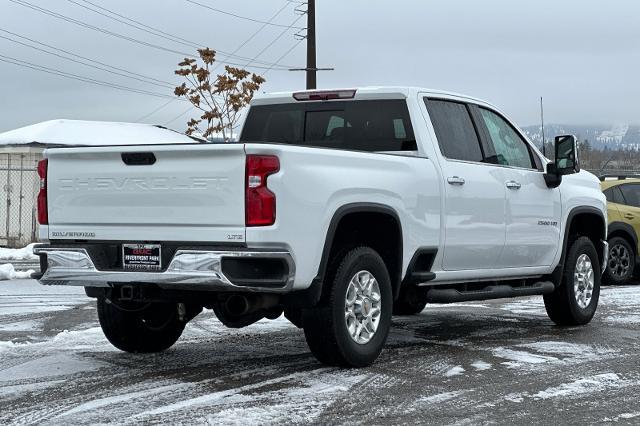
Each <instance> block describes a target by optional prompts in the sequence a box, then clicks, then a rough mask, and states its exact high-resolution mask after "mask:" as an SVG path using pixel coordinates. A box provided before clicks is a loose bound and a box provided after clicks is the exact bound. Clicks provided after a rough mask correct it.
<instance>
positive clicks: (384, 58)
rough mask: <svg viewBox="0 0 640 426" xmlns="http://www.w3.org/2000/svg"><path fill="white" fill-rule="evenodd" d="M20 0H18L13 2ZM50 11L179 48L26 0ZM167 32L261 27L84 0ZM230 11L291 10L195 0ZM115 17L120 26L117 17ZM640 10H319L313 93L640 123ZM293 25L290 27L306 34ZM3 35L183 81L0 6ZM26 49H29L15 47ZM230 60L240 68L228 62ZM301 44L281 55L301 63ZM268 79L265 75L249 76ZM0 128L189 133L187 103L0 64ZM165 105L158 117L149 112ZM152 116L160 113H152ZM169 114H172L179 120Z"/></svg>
mask: <svg viewBox="0 0 640 426" xmlns="http://www.w3.org/2000/svg"><path fill="white" fill-rule="evenodd" d="M15 1H21V2H22V1H23V0H15ZM24 1H27V2H29V3H30V4H33V5H36V6H40V7H44V8H47V9H49V10H51V11H54V12H56V13H58V14H61V15H65V16H67V17H70V18H73V19H76V20H78V21H81V22H84V23H87V24H89V25H93V26H96V27H100V28H102V29H104V30H108V31H111V32H114V33H118V34H121V35H124V36H126V37H130V38H135V39H138V40H140V41H142V42H145V43H150V44H154V45H158V46H161V47H163V48H166V49H170V50H175V51H177V52H192V51H193V47H190V46H187V45H184V44H180V43H175V42H172V41H169V40H166V39H163V38H159V37H156V36H154V35H152V34H149V33H146V32H142V31H139V30H137V29H135V28H131V27H129V26H126V25H124V24H122V23H119V22H115V21H113V20H110V19H107V18H106V17H104V16H101V15H98V14H96V13H94V12H91V11H89V10H87V9H85V8H83V7H81V6H79V5H77V4H74V3H73V2H76V3H80V4H84V5H87V6H89V5H88V4H86V3H83V1H82V0H55V1H44V0H24ZM91 1H92V2H93V3H95V4H100V5H101V6H103V7H106V8H108V9H109V10H111V11H114V12H117V13H119V14H121V15H123V16H126V17H128V18H131V19H135V20H137V21H139V22H141V23H143V24H146V25H149V26H152V27H154V28H157V29H160V30H162V31H164V32H166V33H169V34H172V35H175V36H178V37H181V38H182V39H184V40H188V41H190V42H191V41H193V42H196V43H197V44H202V45H203V46H209V47H211V48H214V49H220V50H222V51H226V52H232V51H234V50H236V49H237V48H238V47H239V46H240V45H241V44H242V43H243V42H245V40H247V39H248V38H249V37H250V36H251V35H252V34H254V33H255V32H256V31H258V30H259V29H260V28H261V26H262V25H261V24H260V23H256V22H252V21H249V20H242V19H238V18H235V17H232V16H229V15H224V14H222V13H218V12H214V11H211V10H207V9H204V8H202V7H200V6H197V5H195V4H192V3H189V2H187V1H186V0H171V1H170V0H164V1H160V0H155V1H152V0H136V1H126V0H110V1H108V2H106V1H100V0H91ZM197 1H198V2H200V3H204V4H208V5H210V6H211V7H214V8H218V9H221V10H224V11H227V12H230V13H233V14H237V15H241V16H245V17H249V18H252V19H255V20H260V21H267V20H269V19H270V18H271V17H272V16H273V15H274V14H276V12H277V11H279V10H280V9H282V8H283V7H284V6H285V5H286V7H285V9H283V10H282V12H281V13H280V14H279V15H278V16H277V17H276V18H275V19H274V20H273V22H274V23H276V24H279V25H283V26H289V25H291V24H292V23H293V22H294V21H295V20H296V19H297V18H298V16H297V15H296V14H295V13H294V8H295V7H296V6H297V5H296V4H295V3H293V2H291V0H235V1H230V0H197ZM119 19H121V18H119ZM639 22H640V1H638V0H611V1H602V0H541V1H527V2H524V1H514V0H483V1H474V0H465V1H462V0H419V1H418V0H394V1H388V0H386V1H383V0H317V26H318V30H317V35H318V65H319V66H324V67H334V68H335V71H326V72H321V73H319V75H318V85H319V87H321V88H328V87H356V86H363V85H412V86H424V87H429V88H435V89H444V90H451V91H455V92H461V93H465V94H469V95H473V96H476V97H479V98H482V99H485V100H488V101H490V102H492V103H494V104H496V105H498V106H499V107H500V108H502V109H503V110H504V111H505V112H507V114H509V115H510V116H511V117H512V118H514V119H515V121H516V122H517V123H518V124H519V125H521V126H526V125H530V124H537V123H538V122H539V97H540V96H544V98H545V115H546V119H547V122H549V123H564V124H596V125H601V124H604V125H608V124H613V123H630V124H640V108H639V107H638V99H639V98H640V84H639V83H638V79H639V77H638V76H639V75H640V73H639V70H640V25H639ZM304 24H305V18H304V17H302V18H301V19H300V20H299V21H298V23H297V24H296V25H295V26H304ZM1 30H5V31H10V32H13V33H15V34H18V35H20V36H23V37H29V38H31V39H32V40H35V41H39V42H42V43H47V44H49V45H51V46H54V47H56V48H59V49H64V50H66V51H68V52H71V53H74V54H77V55H81V56H84V57H87V58H90V59H94V60H97V61H100V62H103V63H104V64H108V65H111V66H114V67H118V68H121V69H123V70H127V71H131V72H134V73H137V74H140V75H143V76H146V77H152V78H155V79H157V80H163V81H166V82H170V83H179V82H180V80H179V78H178V77H176V76H174V75H173V70H174V69H175V64H176V63H177V62H179V61H180V60H181V59H182V55H180V53H172V52H167V51H164V50H158V49H155V48H151V47H147V46H143V45H140V44H136V43H132V42H129V41H126V40H122V39H119V38H115V37H113V36H110V35H107V34H104V33H100V32H97V31H94V30H91V29H86V28H82V27H79V26H77V25H74V24H72V23H69V22H65V21H62V20H59V19H56V18H54V17H52V16H47V15H45V14H43V13H40V12H37V11H34V10H32V9H29V8H27V7H25V6H23V5H19V4H16V3H14V2H11V1H9V0H0V36H2V37H9V38H12V39H18V37H17V36H15V35H9V34H8V33H6V32H2V31H1ZM283 30H285V29H284V28H282V27H276V26H267V27H265V28H264V29H263V30H262V31H261V32H260V33H258V35H257V36H255V37H254V38H253V39H252V40H251V41H249V42H248V43H247V44H246V45H245V46H244V47H242V48H241V49H240V50H238V52H237V55H240V56H243V57H248V58H253V57H254V56H255V55H256V54H258V53H259V52H260V51H262V50H263V49H264V48H265V47H266V46H267V45H269V44H270V43H272V42H273V40H274V39H276V37H278V35H280V34H281V33H282V31H283ZM294 32H295V29H291V30H287V31H286V33H285V34H284V35H283V36H282V37H281V38H280V39H279V40H278V41H277V42H275V43H273V45H272V46H271V47H270V48H269V49H267V50H266V51H265V52H264V53H263V54H262V55H261V56H260V57H259V60H260V61H263V62H273V61H275V60H277V59H278V58H279V57H280V56H282V55H283V54H284V53H285V52H286V51H288V50H289V49H290V48H291V47H292V46H294V44H295V43H296V42H297V41H296V40H295V38H294V37H293V34H294ZM22 41H24V39H23V40H22ZM0 55H3V56H4V57H3V56H0V60H2V59H4V60H6V59H7V57H10V58H15V59H19V60H22V61H28V62H31V63H33V64H37V65H41V66H46V67H49V68H52V69H58V70H62V71H65V72H68V73H73V74H76V75H79V76H83V77H88V78H92V79H97V80H101V81H106V82H110V83H115V84H119V85H123V86H128V87H133V88H136V89H140V90H144V91H149V92H153V93H157V94H164V95H171V90H170V89H169V88H166V87H163V86H162V84H163V83H159V84H161V85H160V86H158V85H152V84H148V83H144V82H140V81H137V80H132V79H129V78H125V77H121V76H118V75H114V74H110V73H106V72H103V71H100V70H97V69H93V68H89V67H86V66H83V65H78V64H74V63H72V62H69V61H66V60H63V59H60V58H57V57H54V56H51V55H47V54H45V53H42V52H39V51H37V50H33V49H30V48H27V47H24V46H21V45H18V44H15V43H14V42H11V41H8V40H5V39H2V38H0ZM235 61H236V62H242V63H245V62H243V60H241V59H237V58H236V59H235ZM304 63H305V44H304V42H302V43H300V44H298V45H297V47H295V48H294V49H293V50H292V51H291V52H290V54H289V55H288V56H286V57H285V58H284V59H282V61H281V64H283V65H285V66H304ZM255 71H256V72H264V71H265V70H264V69H255ZM265 78H267V83H266V84H265V85H264V90H266V91H278V90H292V89H300V88H304V84H305V83H304V73H301V72H289V71H281V70H270V71H269V72H267V73H266V75H265ZM0 88H1V89H2V94H1V96H2V98H1V99H2V103H1V106H0V131H4V130H9V129H12V128H15V127H19V126H23V125H27V124H31V123H35V122H39V121H43V120H49V119H54V118H73V119H90V120H113V121H137V120H142V121H143V122H148V123H153V124H166V125H168V126H169V127H173V128H176V129H179V130H184V128H185V122H186V120H187V118H188V117H189V114H188V113H186V114H184V115H182V116H180V114H181V113H183V112H184V111H186V110H187V108H188V105H187V104H185V103H184V102H181V101H175V102H170V103H169V104H167V105H166V106H164V107H163V108H160V107H161V106H163V105H165V104H166V103H167V102H168V99H165V98H160V97H154V96H150V95H148V94H137V93H130V92H127V91H122V90H116V89H113V88H107V87H101V86H95V85H92V84H88V83H84V82H80V81H75V80H69V79H66V78H62V77H59V76H55V75H50V74H45V73H42V72H39V71H34V70H31V69H26V68H22V67H18V66H16V65H12V64H8V63H5V62H0ZM158 108H160V109H159V110H157V109H158ZM154 110H157V111H156V112H155V113H153V114H151V115H149V114H150V113H152V112H153V111H154ZM176 117H179V118H177V119H176Z"/></svg>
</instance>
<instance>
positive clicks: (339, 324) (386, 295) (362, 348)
mask: <svg viewBox="0 0 640 426" xmlns="http://www.w3.org/2000/svg"><path fill="white" fill-rule="evenodd" d="M337 260H338V261H339V262H340V263H339V266H338V268H337V270H336V272H335V275H334V278H333V281H332V283H331V288H330V293H329V294H328V295H326V297H325V298H323V301H322V302H320V304H319V305H318V306H316V307H314V308H312V309H306V310H305V311H304V314H303V315H304V317H303V321H302V324H303V327H304V334H305V337H306V339H307V344H308V345H309V349H311V352H312V353H313V354H314V355H315V357H316V358H317V359H318V360H319V361H320V362H322V363H324V364H328V365H340V366H346V367H365V366H367V365H371V364H372V363H373V362H374V361H375V360H376V358H377V357H378V355H379V354H380V352H381V351H382V348H383V346H384V343H385V342H386V340H387V335H388V333H389V328H390V325H391V311H392V308H393V301H392V298H393V295H392V291H391V280H390V278H389V273H388V271H387V268H386V266H385V263H384V261H383V260H382V258H381V257H380V255H379V254H378V253H376V252H375V251H374V250H372V249H371V248H368V247H360V248H356V249H354V250H351V251H350V252H348V253H347V254H346V255H345V256H344V257H343V258H342V259H337ZM327 285H329V283H327Z"/></svg>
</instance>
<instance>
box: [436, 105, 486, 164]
mask: <svg viewBox="0 0 640 426" xmlns="http://www.w3.org/2000/svg"><path fill="white" fill-rule="evenodd" d="M425 103H426V105H427V110H428V111H429V116H430V117H431V122H432V123H433V128H434V130H435V132H436V137H437V138H438V144H439V145H440V152H441V153H442V155H444V156H445V157H447V158H450V159H452V160H464V161H475V162H482V160H483V155H482V150H481V149H480V140H479V139H478V134H477V133H476V129H475V127H474V126H473V122H472V121H471V115H470V114H469V110H468V108H467V106H466V105H465V104H462V103H459V102H452V101H444V100H437V99H425Z"/></svg>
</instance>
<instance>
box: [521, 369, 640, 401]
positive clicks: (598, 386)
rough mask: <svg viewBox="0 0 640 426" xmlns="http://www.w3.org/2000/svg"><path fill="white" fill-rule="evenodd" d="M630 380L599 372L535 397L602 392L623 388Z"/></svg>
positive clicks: (547, 397) (558, 396) (548, 397)
mask: <svg viewBox="0 0 640 426" xmlns="http://www.w3.org/2000/svg"><path fill="white" fill-rule="evenodd" d="M629 383H630V382H629V381H627V380H623V379H621V378H620V377H619V376H618V375H617V374H615V373H606V374H598V375H596V376H592V377H587V378H583V379H580V380H576V381H575V382H571V383H563V384H561V385H560V386H556V387H551V388H548V389H546V390H543V391H540V392H538V393H536V394H534V395H532V398H534V399H550V398H566V397H573V396H578V395H584V394H590V393H596V392H602V391H604V390H606V389H610V388H621V387H625V386H627V385H629Z"/></svg>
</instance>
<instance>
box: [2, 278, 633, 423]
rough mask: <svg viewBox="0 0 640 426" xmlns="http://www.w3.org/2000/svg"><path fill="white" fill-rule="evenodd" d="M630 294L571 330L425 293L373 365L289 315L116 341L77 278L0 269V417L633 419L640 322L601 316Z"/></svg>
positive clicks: (629, 309)
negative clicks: (150, 346) (53, 281)
mask: <svg viewBox="0 0 640 426" xmlns="http://www.w3.org/2000/svg"><path fill="white" fill-rule="evenodd" d="M636 292H639V293H640V287H638V288H632V287H624V288H616V289H612V290H609V289H605V290H604V291H603V295H602V306H601V310H600V311H599V316H597V317H596V319H595V320H594V322H593V323H592V324H590V325H589V326H586V327H572V328H569V329H563V328H559V327H555V326H553V325H552V324H551V322H550V321H549V320H548V319H547V318H546V317H541V316H540V315H539V313H540V309H543V310H544V306H543V305H542V304H541V300H540V298H526V299H522V300H514V301H508V302H507V303H504V301H497V302H490V303H482V304H459V305H458V306H448V307H446V306H442V308H440V307H436V306H430V307H429V308H427V309H426V310H425V312H423V313H422V314H421V315H419V316H414V317H398V318H394V320H393V327H392V330H391V333H390V336H389V343H388V344H387V347H386V348H385V350H384V351H383V353H382V355H381V357H380V359H379V360H378V361H377V362H376V364H374V365H373V366H372V367H370V368H365V369H359V370H344V369H338V368H327V367H324V366H322V365H321V364H319V363H318V362H316V360H315V359H313V357H312V356H311V355H310V354H309V351H308V349H307V347H306V344H305V341H304V333H303V332H302V331H301V330H299V329H297V328H296V327H294V326H293V325H292V324H290V323H289V322H288V321H287V320H286V319H284V318H283V317H281V318H279V319H277V320H275V321H269V320H262V321H260V322H258V323H257V324H254V325H252V326H250V327H247V328H245V329H240V330H236V329H228V328H225V327H224V326H222V324H221V323H220V322H219V321H218V320H217V319H216V318H215V316H214V315H213V314H212V313H211V311H205V312H203V313H202V314H200V315H199V316H198V317H196V318H195V319H194V321H192V322H191V323H190V324H189V325H188V326H187V328H186V330H185V333H184V334H183V336H182V337H181V339H180V340H179V341H178V343H177V344H176V345H175V346H174V347H173V348H171V349H169V350H167V351H165V352H162V353H159V354H127V353H123V352H120V351H118V350H117V349H115V348H113V347H112V346H111V345H110V344H109V342H108V341H107V340H106V339H105V337H104V335H103V334H102V331H101V329H100V327H99V325H98V323H97V321H96V314H95V302H94V301H93V300H92V299H89V298H87V297H86V296H85V295H84V291H83V289H82V288H76V287H45V286H40V285H38V284H37V283H36V282H35V281H33V280H22V281H6V282H0V424H8V423H16V424H39V423H45V424H95V423H100V424H104V423H118V424H130V423H153V424H156V423H199V424H202V423H212V424H282V423H287V424H291V423H293V424H297V423H320V424H332V423H348V424H364V423H366V424H387V423H403V424H409V423H421V422H432V423H451V424H453V423H465V422H466V423H471V424H486V423H491V422H492V421H493V422H495V421H497V422H503V423H510V424H518V423H522V422H523V421H524V420H523V419H527V418H528V419H531V418H535V419H537V420H538V421H540V422H541V423H553V422H556V423H577V422H580V421H583V422H584V423H599V422H601V421H602V420H604V419H615V421H620V422H633V421H636V420H637V417H638V416H639V415H638V413H637V407H635V405H636V404H635V401H636V399H635V395H637V393H638V392H640V372H639V371H637V368H636V367H637V365H638V353H640V351H638V348H640V344H638V342H639V341H640V339H638V337H640V336H638V330H637V327H635V328H634V327H626V328H623V327H619V326H618V325H617V324H614V323H612V322H611V321H609V320H608V319H607V318H608V317H609V316H611V315H612V313H615V315H618V316H620V317H622V318H624V317H625V315H627V316H628V315H629V314H632V313H634V312H638V311H636V304H637V303H638V302H640V300H639V298H638V296H636ZM472 305H473V306H472ZM16 336H19V338H16ZM515 404H517V405H515ZM558 404H562V407H563V409H562V410H560V411H559V410H558V409H557V408H558Z"/></svg>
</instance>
